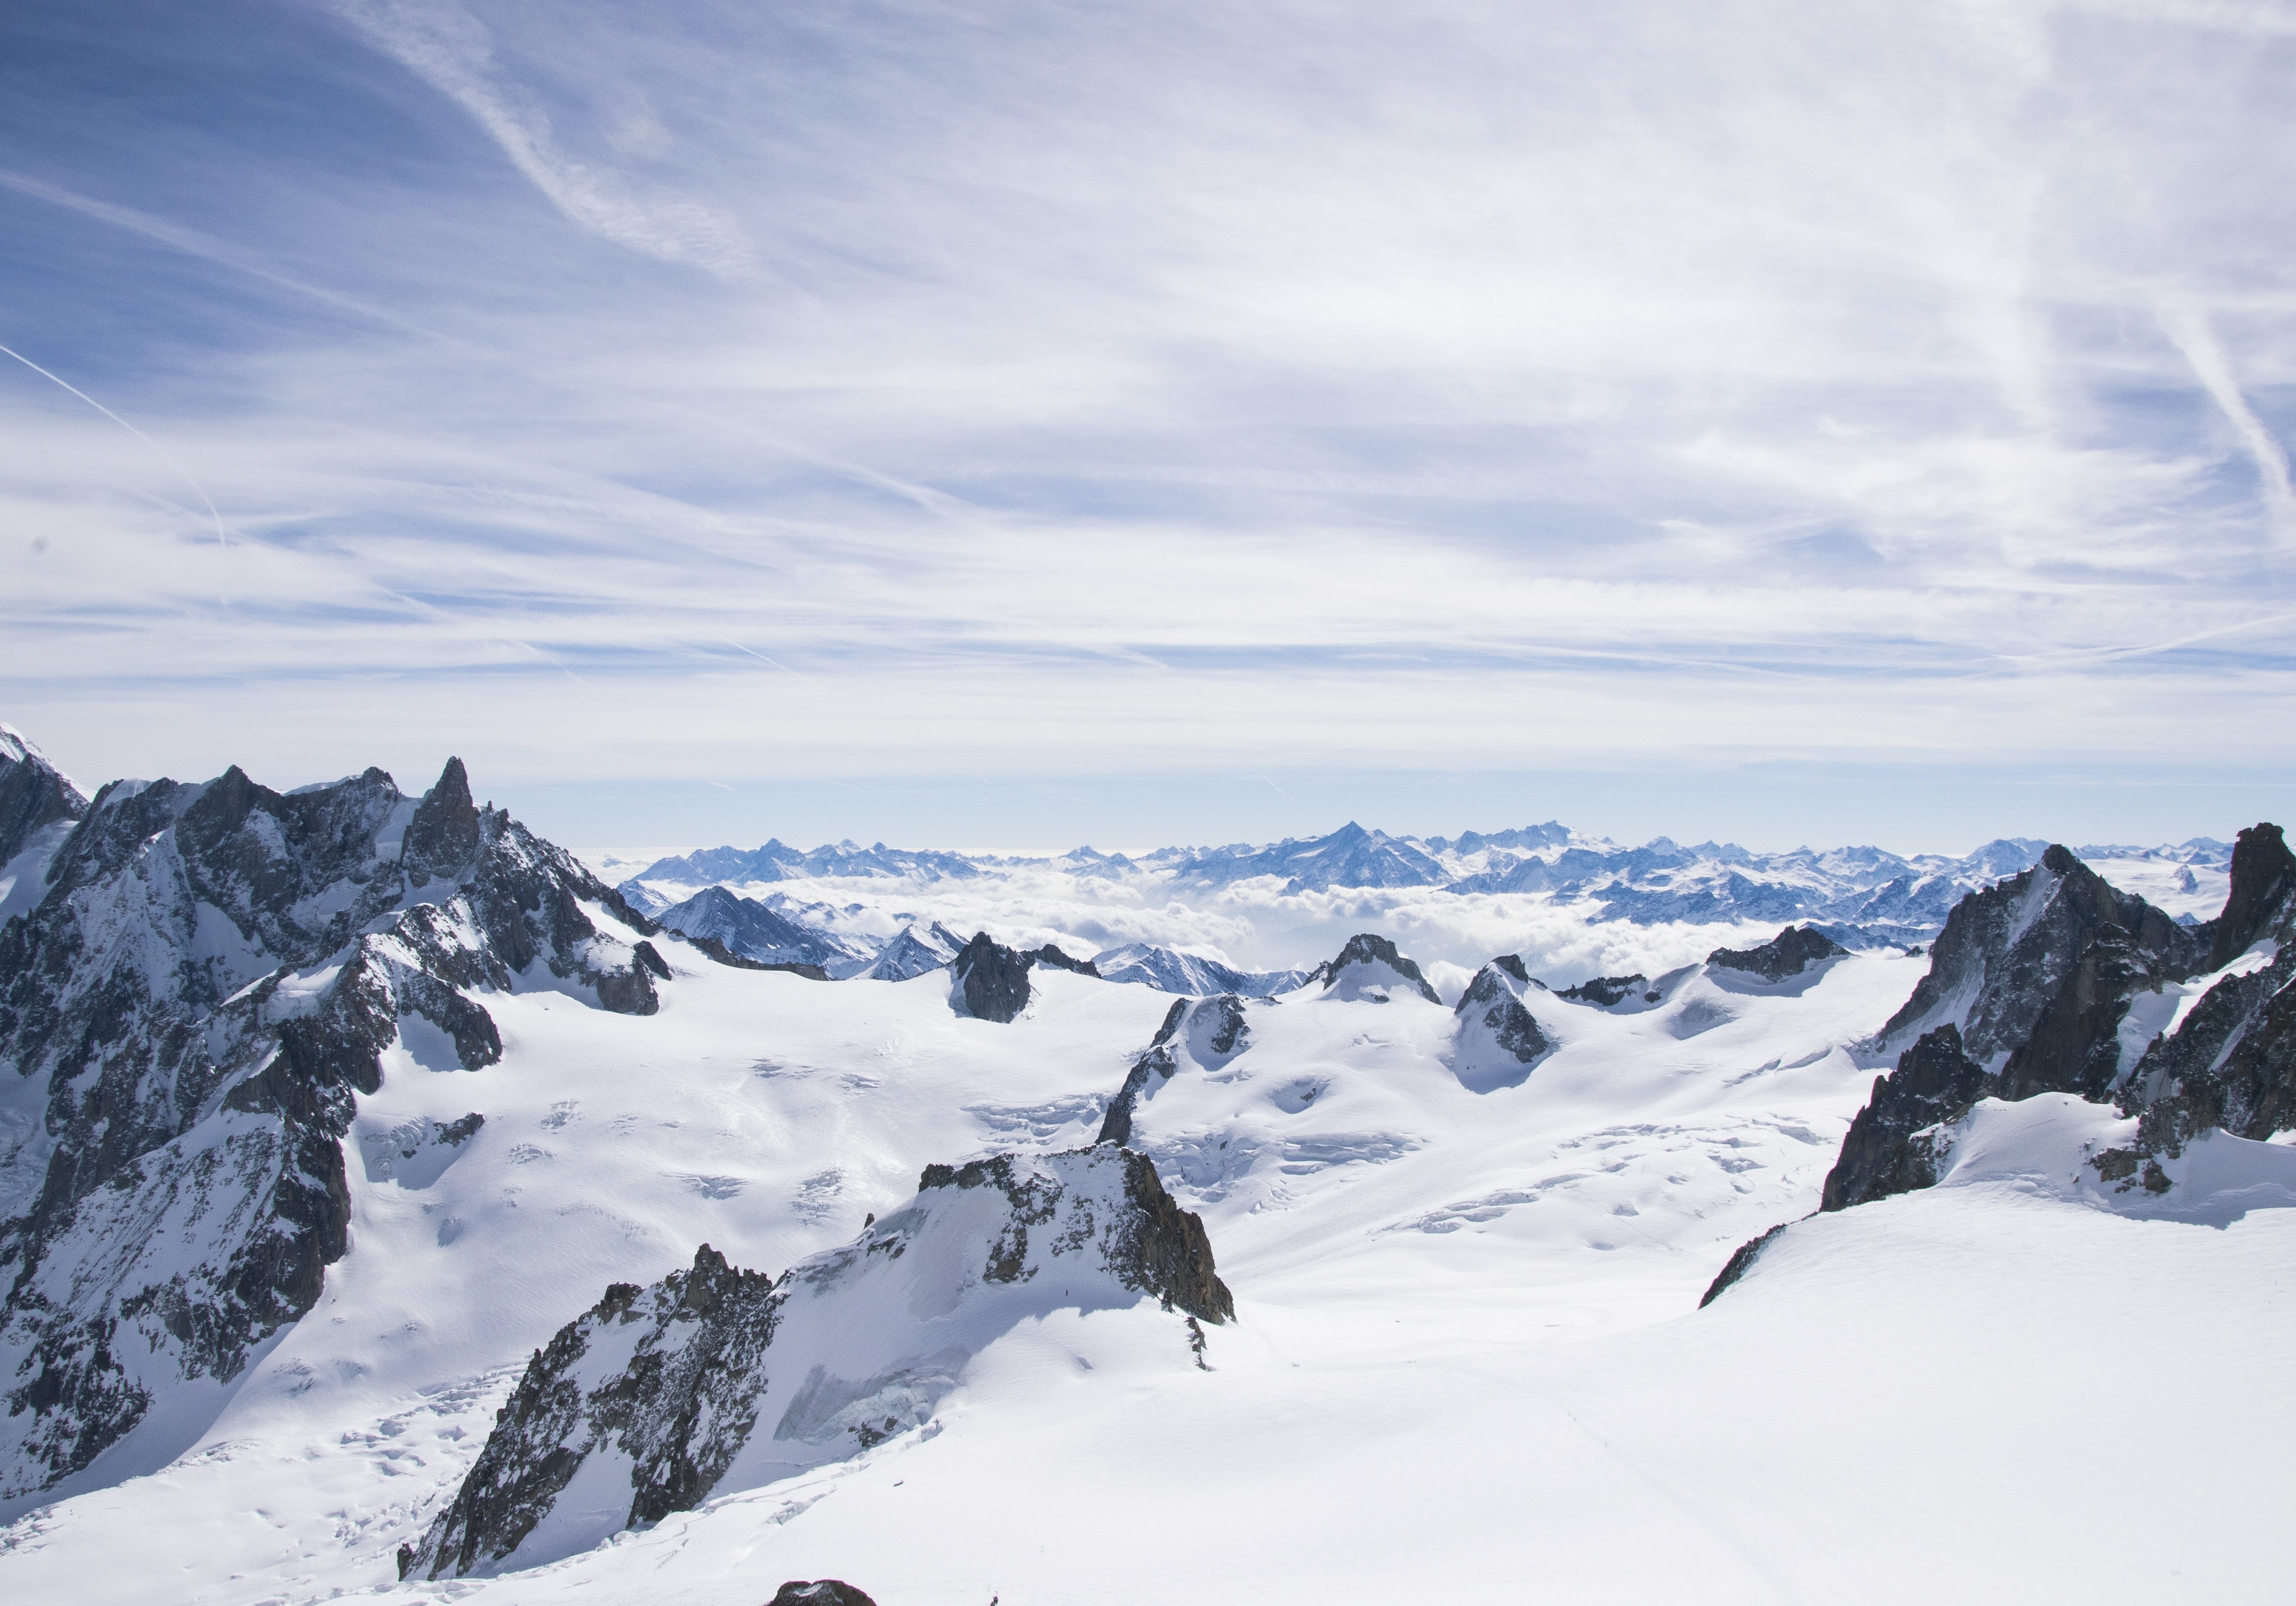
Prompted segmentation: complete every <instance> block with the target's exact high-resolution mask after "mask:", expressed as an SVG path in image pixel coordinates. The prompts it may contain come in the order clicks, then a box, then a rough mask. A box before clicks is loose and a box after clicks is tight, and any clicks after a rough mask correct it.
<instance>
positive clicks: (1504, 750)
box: [0, 0, 2296, 849]
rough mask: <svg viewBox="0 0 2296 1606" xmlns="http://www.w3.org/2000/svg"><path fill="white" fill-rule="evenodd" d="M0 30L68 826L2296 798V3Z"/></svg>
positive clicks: (1325, 8)
mask: <svg viewBox="0 0 2296 1606" xmlns="http://www.w3.org/2000/svg"><path fill="white" fill-rule="evenodd" d="M0 33H4V37H0V91H4V93H0V128H4V137H0V220H4V227H0V343H4V344H5V345H6V346H7V347H8V348H9V349H10V350H12V351H14V352H16V353H19V354H21V358H23V359H25V360H26V361H29V363H34V364H37V365H39V366H40V367H42V368H44V369H45V370H47V371H48V373H49V374H51V375H53V376H54V379H55V380H60V381H61V382H63V383H66V384H69V385H70V386H72V387H75V389H76V391H78V392H80V393H81V394H75V393H74V391H68V390H66V389H64V388H62V386H61V384H59V383H54V382H53V381H52V380H51V379H50V378H48V377H44V376H43V375H41V374H38V373H36V372H34V371H33V370H32V369H31V368H29V367H28V366H23V365H22V364H21V363H19V362H12V361H9V360H7V359H5V358H0V369H4V370H5V371H4V372H0V551H5V552H6V554H7V558H6V562H5V564H0V574H4V575H5V576H7V577H8V583H6V584H5V586H4V587H0V631H4V648H5V650H4V654H0V718H5V719H7V720H8V721H10V722H12V723H14V724H16V725H18V726H20V727H21V728H22V729H25V730H26V731H28V732H29V734H30V735H32V736H33V737H34V738H35V739H37V740H38V741H40V742H41V743H42V744H43V745H45V746H46V747H47V748H48V749H49V750H50V751H51V753H52V754H54V755H55V756H56V757H57V759H58V760H59V762H62V763H63V764H65V766H66V767H67V768H68V769H70V770H73V771H74V772H75V773H77V774H78V775H80V776H81V777H82V778H85V779H88V780H91V781H94V780H99V779H102V778H108V777H110V776H113V775H118V774H153V773H171V774H177V775H185V776H198V775H207V774H211V773H214V772H215V771H216V770H219V769H220V768H221V767H222V766H223V765H224V764H225V763H228V762H240V763H242V764H244V765H246V766H247V767H248V768H249V769H250V770H252V771H253V772H254V773H256V774H257V775H258V777H259V778H264V779H266V780H268V781H271V782H273V783H274V784H279V785H292V784H296V783H298V782H300V781H304V780H307V779H312V778H322V777H326V776H332V775H334V774H338V773H342V772H344V771H347V770H355V769H357V768H360V767H363V766H364V765H365V764H366V763H369V762H381V763H383V764H384V765H386V766H387V767H389V768H390V769H391V770H393V771H394V772H395V773H397V774H398V776H399V777H400V778H401V780H402V781H403V782H406V783H407V784H410V785H412V784H414V783H415V781H416V780H417V778H426V777H427V776H428V774H429V773H430V772H432V771H434V770H435V768H436V766H437V764H438V763H439V761H440V760H441V759H442V758H443V756H444V755H445V754H446V753H447V752H449V751H454V752H459V753H461V754H463V755H464V756H465V757H466V758H467V759H468V760H469V761H470V762H471V765H472V767H473V770H474V772H475V773H476V774H477V775H478V777H479V778H480V784H481V786H482V787H486V788H488V789H490V790H491V791H492V792H493V793H494V794H495V795H496V797H497V799H498V800H501V801H505V802H509V803H512V804H513V805H515V806H517V807H518V808H520V810H521V811H522V812H523V813H525V814H527V815H529V817H530V818H532V819H534V820H535V822H536V823H537V825H539V826H541V827H543V828H545V829H547V830H551V831H552V832H553V834H556V835H560V836H563V837H566V838H568V839H570V840H572V841H575V842H578V843H585V844H592V843H594V844H611V843H627V844H652V843H660V844H674V843H682V842H691V841H702V840H717V839H734V840H741V841H754V840H756V839H758V838H761V837H762V836H766V835H768V834H774V835H779V836H784V837H788V838H791V839H794V840H804V841H808V842H809V841H813V840H818V839H821V838H824V837H837V836H847V835H851V836H857V837H860V838H863V839H868V838H872V837H880V836H881V837H885V838H888V839H891V840H898V841H907V842H915V843H925V842H963V843H966V844H980V845H988V844H997V843H1005V844H1015V845H1020V844H1056V843H1063V842H1069V841H1075V840H1085V839H1093V840H1099V841H1103V842H1132V843H1140V842H1149V841H1157V840H1164V839H1174V840H1192V841H1204V840H1226V839H1232V838H1239V837H1246V836H1250V837H1265V836H1274V835H1281V834H1284V833H1287V832H1300V833H1305V832H1309V831H1314V830H1319V829H1324V828H1329V827H1330V826H1332V825H1334V824H1336V823H1338V822H1339V821H1340V820H1341V819H1346V818H1349V817H1350V816H1355V817H1360V818H1362V819H1365V821H1366V822H1367V823H1379V824H1385V825H1387V826H1389V827H1390V828H1394V829H1409V830H1419V831H1452V832H1456V831H1457V830H1459V829H1462V828H1467V827H1470V826H1476V827H1482V828H1491V827H1495V826H1498V825H1503V824H1508V823H1518V822H1520V821H1521V820H1524V819H1533V818H1537V819H1545V818H1547V817H1549V816H1554V815H1560V816H1562V817H1563V818H1565V819H1570V820H1571V821H1572V822H1573V823H1576V824H1579V825H1580V826H1582V827H1583V828H1590V829H1595V830H1603V831H1608V832H1611V833H1612V834H1614V835H1620V836H1644V835H1649V834H1652V833H1654V832H1657V831H1666V832H1668V833H1669V834H1671V835H1674V836H1677V837H1681V838H1684V839H1694V838H1698V837H1702V836H1710V835H1714V836H1736V837H1738V838H1739V839H1741V840H1744V841H1746V842H1748V843H1750V844H1753V845H1757V846H1784V845H1792V844H1793V843H1795V842H1799V841H1805V840H1807V841H1843V840H1853V839H1857V840H1875V841H1879V842H1882V843H1883V844H1886V845H1891V846H1896V847H1899V848H1905V849H1930V848H1954V847H1965V846H1967V845H1970V844H1973V843H1974V842H1976V841H1979V840H1981V839H1982V838H1984V837H1986V836H1992V835H1996V834H2004V833H2016V834H2024V835H2037V836H2062V837H2066V838H2070V839H2074V840H2082V839H2104V838H2113V837H2120V838H2126V839H2136V840H2158V839H2161V838H2164V837H2183V836H2190V835H2194V834H2210V835H2216V836H2226V835H2228V834H2229V833H2230V831H2231V830H2232V829H2233V828H2235V827H2236V826H2237V825H2239V824H2242V823H2245V822H2247V821H2249V820H2251V819H2256V818H2259V817H2261V816H2265V815H2275V816H2285V815H2286V814H2287V813H2288V812H2289V811H2290V808H2289V805H2290V803H2291V802H2292V801H2296V762H2292V761H2291V760H2290V758H2289V757H2288V755H2287V739H2286V738H2287V733H2288V732H2289V731H2291V730H2292V729H2296V719H2292V714H2296V707H2292V700H2291V691H2292V676H2291V669H2292V648H2296V586H2292V584H2291V581H2290V575H2291V564H2292V561H2296V503H2292V498H2291V495H2290V490H2289V482H2288V469H2287V461H2286V443H2287V441H2288V437H2289V432H2290V428H2291V424H2292V420H2296V390H2292V386H2291V376H2292V367H2296V345H2292V341H2291V333H2292V326H2296V325H2292V312H2296V288H2292V284H2291V269H2290V268H2289V263H2290V261H2291V260H2292V252H2291V250H2290V247H2291V245H2292V243H2296V225H2292V222H2291V218H2290V205H2289V202H2288V200H2287V197H2288V196H2289V195H2290V194H2296V184H2292V180H2296V128H2292V127H2291V126H2290V124H2289V121H2288V119H2287V118H2286V116H2285V106H2286V105H2287V104H2288V103H2289V102H2290V100H2291V98H2292V91H2296V13H2291V12H2289V11H2288V10H2287V9H2286V8H2285V7H2284V6H2278V5H2264V4H2235V3H2231V0H2226V3H2223V4H2199V3H2193V4H2134V3H2129V4H2007V3H2005V4H1985V3H1983V0H1957V3H1953V4H1937V5H1931V6H1907V5H1903V4H1870V5H1868V4H1841V5H1829V6H1825V7H1811V6H1808V5H1806V4H1804V5H1789V4H1772V5H1765V4H1694V5H1693V4H1678V5H1672V4H1650V5H1643V6H1637V7H1633V8H1618V7H1586V6H1581V5H1568V4H1552V5H1549V4H1489V5H1482V4H1456V5H1446V6H1440V7H1433V8H1414V9H1412V10H1410V11H1409V12H1407V13H1406V12H1398V10H1397V8H1394V7H1390V6H1378V5H1371V4H1339V3H1333V4H1241V5H1240V4H1221V5H1217V6H1215V5H1209V4H1207V5H1184V4H1174V5H1169V6H1163V7H1158V8H1116V7H1107V6H1091V5H1062V4H1009V5H996V4H974V5H970V6H964V7H957V6H947V5H939V4H914V3H912V4H842V5H837V6H829V7H813V8H778V9H776V8H761V7H758V6H755V5H753V4H725V5H714V4H681V5H676V6H653V7H639V6H611V5H603V4H600V5H588V6H581V7H570V6H564V5H543V4H467V3H463V0H453V3H449V0H435V3H434V0H341V3H340V4H301V3H299V0H278V3H270V4H232V3H229V0H225V3H222V4H209V5H205V6H201V7H197V8H193V7H185V6H182V5H175V4H148V5H144V4H112V5H107V6H104V7H101V8H95V7H88V6H85V5H72V4H44V3H41V0H21V3H20V4H16V5H13V6H11V7H10V8H9V9H8V12H7V15H6V17H5V19H4V20H0ZM100 408H101V409H108V410H109V415H110V416H108V415H107V412H105V411H103V410H99V409H100ZM210 503H211V504H212V508H213V511H212V512H210V508H209V504H210Z"/></svg>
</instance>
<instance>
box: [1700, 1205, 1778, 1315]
mask: <svg viewBox="0 0 2296 1606" xmlns="http://www.w3.org/2000/svg"><path fill="white" fill-rule="evenodd" d="M1792 1224H1793V1223H1791V1222H1780V1223H1778V1224H1777V1225H1776V1226H1775V1227H1772V1228H1771V1229H1770V1230H1769V1231H1767V1232H1765V1233H1763V1234H1762V1235H1761V1236H1760V1237H1759V1238H1750V1239H1748V1240H1746V1241H1745V1242H1744V1243H1742V1244H1740V1245H1739V1246H1738V1248H1737V1249H1736V1250H1735V1252H1734V1253H1733V1254H1732V1255H1731V1256H1730V1259H1729V1263H1728V1264H1726V1265H1725V1266H1723V1268H1722V1270H1721V1272H1719V1273H1718V1275H1717V1276H1716V1277H1715V1279H1714V1281H1712V1282H1710V1283H1709V1284H1707V1286H1706V1292H1705V1293H1703V1294H1702V1295H1700V1296H1699V1299H1698V1308H1699V1309H1700V1310H1704V1309H1705V1308H1706V1307H1707V1306H1708V1305H1711V1304H1713V1303H1714V1302H1715V1300H1717V1299H1718V1298H1720V1297H1721V1296H1722V1291H1723V1290H1724V1289H1726V1288H1728V1287H1729V1286H1730V1285H1731V1284H1732V1283H1734V1282H1736V1281H1738V1280H1739V1279H1740V1278H1741V1277H1743V1276H1744V1275H1745V1274H1746V1273H1747V1272H1751V1271H1752V1270H1753V1269H1754V1262H1756V1261H1757V1260H1759V1259H1760V1258H1761V1256H1762V1251H1763V1250H1765V1249H1767V1248H1769V1247H1770V1246H1771V1245H1772V1244H1773V1243H1775V1242H1776V1241H1777V1237H1778V1234H1779V1233H1781V1232H1783V1231H1785V1230H1786V1229H1787V1228H1788V1227H1790V1226H1792Z"/></svg>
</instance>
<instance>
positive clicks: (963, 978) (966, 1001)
mask: <svg viewBox="0 0 2296 1606" xmlns="http://www.w3.org/2000/svg"><path fill="white" fill-rule="evenodd" d="M1029 964H1030V957H1029V955H1027V954H1024V953H1020V952H1017V951H1014V950H1013V949H1010V948H1007V947H1005V945H1004V944H1003V943H999V942H996V941H995V940H994V939H993V938H991V937H990V936H989V935H988V933H987V932H985V931H980V932H975V933H974V934H973V935H972V941H971V942H970V943H966V944H965V945H964V947H963V948H962V949H960V950H959V951H957V955H956V958H955V960H954V961H953V962H952V963H951V965H950V967H949V968H950V978H949V1006H950V1007H951V1008H952V1009H955V1011H956V1012H957V1013H958V1014H959V1015H968V1016H971V1017H972V1018H973V1019H975V1020H993V1021H997V1022H999V1023H1009V1022H1011V1021H1013V1020H1015V1019H1017V1018H1018V1017H1019V1016H1020V1014H1021V1010H1023V1009H1027V1008H1028V1007H1029Z"/></svg>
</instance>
